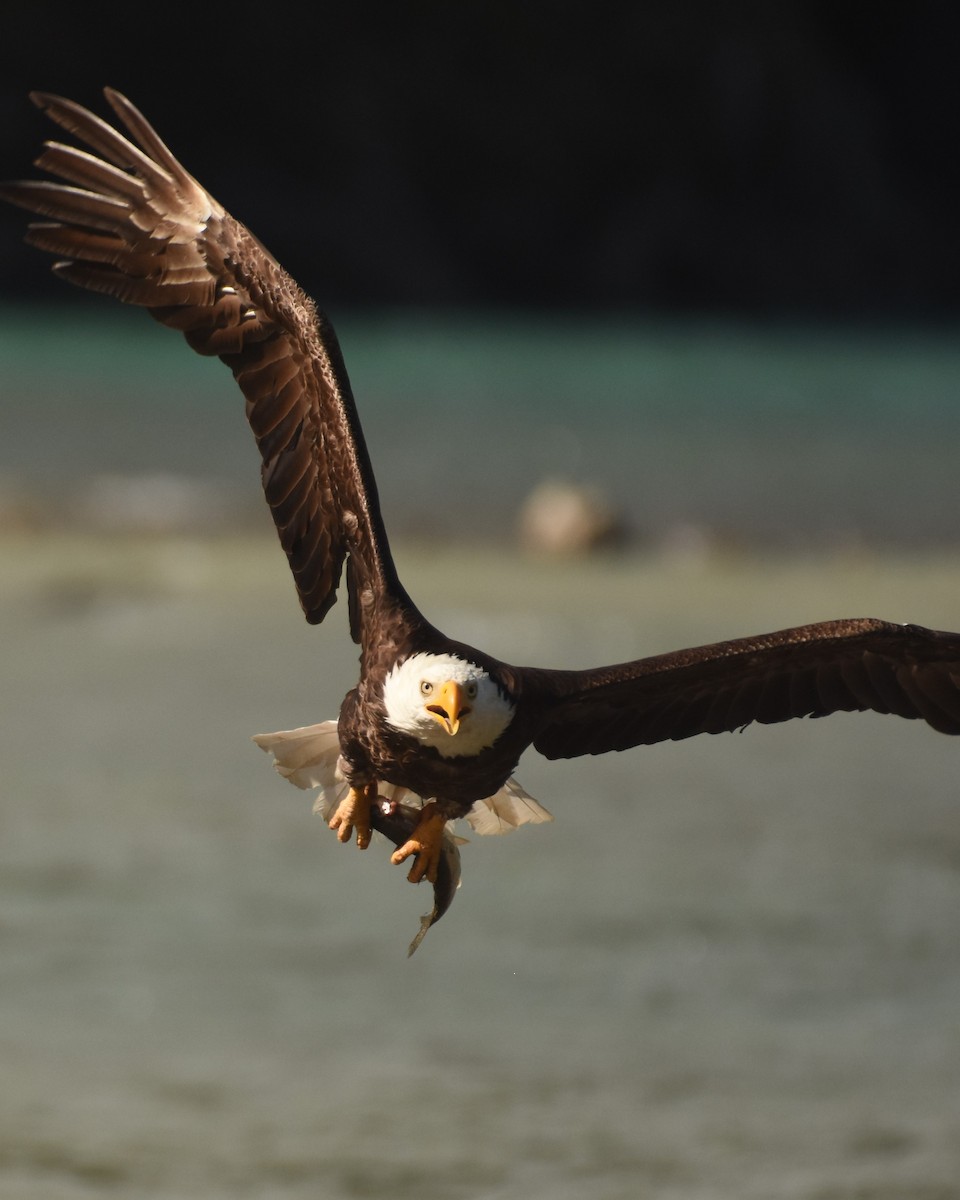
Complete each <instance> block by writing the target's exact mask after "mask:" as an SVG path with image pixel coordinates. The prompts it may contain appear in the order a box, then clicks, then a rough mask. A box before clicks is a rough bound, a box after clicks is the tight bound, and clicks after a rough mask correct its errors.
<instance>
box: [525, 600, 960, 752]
mask: <svg viewBox="0 0 960 1200" xmlns="http://www.w3.org/2000/svg"><path fill="white" fill-rule="evenodd" d="M547 675H548V676H550V678H549V679H546V680H544V679H543V678H540V679H537V680H535V681H534V683H533V686H534V687H538V686H539V687H544V686H545V687H546V690H547V691H548V692H551V693H553V694H554V695H555V696H556V697H558V698H557V700H556V702H555V703H554V704H553V705H552V706H548V716H547V718H546V720H545V722H544V725H543V727H542V728H541V730H540V732H539V733H538V734H537V736H536V737H535V738H534V743H533V744H534V746H535V747H536V749H537V750H539V751H540V752H541V753H542V754H545V755H546V756H547V757H548V758H573V757H576V756H577V755H581V754H603V753H605V752H607V751H608V750H624V749H627V748H628V747H630V746H638V745H649V744H651V743H653V742H661V741H667V740H672V741H678V740H680V739H682V738H687V737H692V736H693V735H694V734H698V733H722V732H729V731H733V730H736V729H742V728H743V727H744V726H746V725H749V724H751V723H752V722H754V721H758V722H760V723H762V724H767V725H769V724H774V723H777V722H780V721H789V720H792V719H794V718H796V717H824V716H827V715H828V714H829V713H834V712H841V711H847V712H850V711H857V710H859V711H865V710H867V709H872V710H873V711H874V712H880V713H895V714H896V715H897V716H901V717H907V718H912V719H921V720H924V721H926V722H927V723H928V724H930V725H932V726H933V727H934V729H938V730H940V731H941V732H942V733H953V734H956V733H960V634H953V633H939V632H934V631H932V630H929V629H923V628H922V627H920V626H917V625H894V624H891V623H890V622H887V621H877V620H871V619H862V618H858V619H856V620H849V621H825V622H822V623H820V624H815V625H803V626H799V627H797V628H794V629H784V630H781V631H780V632H779V633H771V634H765V635H764V636H763V637H760V638H742V639H738V640H735V641H728V642H718V643H716V644H714V645H710V646H701V647H696V648H693V649H689V650H681V651H678V652H676V653H674V654H665V655H659V656H657V657H654V658H646V659H640V660H639V661H637V662H633V663H623V664H621V665H619V666H615V667H604V668H601V669H599V670H595V671H579V672H578V671H571V672H549V673H547Z"/></svg>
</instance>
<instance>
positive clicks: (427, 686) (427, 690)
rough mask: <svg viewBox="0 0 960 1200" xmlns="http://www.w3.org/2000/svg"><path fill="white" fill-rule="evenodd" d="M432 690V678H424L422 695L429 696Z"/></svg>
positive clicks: (421, 689)
mask: <svg viewBox="0 0 960 1200" xmlns="http://www.w3.org/2000/svg"><path fill="white" fill-rule="evenodd" d="M432 691H433V684H432V683H431V682H430V680H429V679H424V680H422V681H421V683H420V695H421V696H429V695H430V693H431V692H432Z"/></svg>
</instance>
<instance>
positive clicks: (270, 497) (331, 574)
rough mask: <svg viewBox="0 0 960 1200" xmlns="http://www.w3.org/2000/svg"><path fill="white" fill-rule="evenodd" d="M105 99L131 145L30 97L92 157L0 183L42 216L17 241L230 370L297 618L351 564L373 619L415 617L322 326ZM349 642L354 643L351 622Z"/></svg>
mask: <svg viewBox="0 0 960 1200" xmlns="http://www.w3.org/2000/svg"><path fill="white" fill-rule="evenodd" d="M106 96H107V99H108V101H109V102H110V105H111V107H112V108H113V110H114V112H115V113H116V115H117V116H118V117H119V119H120V121H121V122H122V124H123V126H124V127H125V129H126V131H127V133H128V134H129V135H130V136H129V137H126V136H124V135H123V134H122V133H120V132H118V131H117V130H116V129H114V128H113V127H112V126H110V125H109V124H107V122H106V121H103V120H101V118H99V117H97V116H95V115H94V114H93V113H91V112H89V111H88V110H87V109H85V108H83V107H82V106H81V105H79V104H76V103H74V102H73V101H71V100H65V99H62V98H60V97H56V96H50V95H47V94H45V93H34V94H33V96H32V99H33V100H34V101H35V103H36V104H37V105H38V106H39V107H40V108H42V109H43V110H44V112H46V114H47V115H48V116H49V117H51V118H52V119H53V120H54V121H55V122H56V123H57V124H59V125H60V126H61V127H63V128H64V129H66V130H67V131H68V132H70V133H72V134H73V135H74V136H75V137H76V138H77V139H78V140H79V141H80V142H82V143H84V144H85V146H86V147H88V149H79V148H76V147H73V146H67V145H64V144H63V143H60V142H49V143H47V144H46V146H45V147H44V150H43V152H42V153H41V155H40V157H39V158H38V159H37V165H38V166H40V167H41V168H43V169H44V170H45V171H47V172H49V173H50V174H52V175H54V176H57V177H58V178H59V179H60V180H63V181H65V182H21V183H14V184H7V185H5V186H4V188H3V191H2V194H3V195H4V196H5V197H6V198H7V199H8V200H12V201H13V202H14V203H16V204H19V205H21V206H22V207H24V208H27V209H29V210H30V211H32V212H35V213H38V214H39V215H40V216H42V217H45V218H50V219H51V220H50V221H49V222H45V223H42V224H37V225H34V226H32V227H31V229H30V232H29V234H28V240H29V241H30V242H32V244H33V245H35V246H38V247H39V248H40V249H42V250H45V251H47V252H48V253H51V254H54V255H58V256H62V259H63V261H60V262H58V263H56V264H55V267H54V269H55V270H56V272H57V274H58V275H61V276H62V277H63V278H64V279H67V280H69V281H70V282H71V283H75V284H77V285H79V286H80V287H85V288H88V289H90V290H91V291H98V292H104V293H106V294H108V295H111V296H115V297H116V298H117V299H119V300H122V301H124V302H125V303H127V304H136V305H139V306H141V307H144V308H146V309H148V310H149V311H150V312H151V314H152V315H153V316H154V317H155V318H156V319H157V320H158V321H161V322H162V323H163V324H165V325H168V326H170V327H171V328H173V329H178V330H180V331H181V332H182V333H183V334H184V335H185V337H186V339H187V341H188V342H189V344H190V346H191V347H192V348H193V349H194V350H196V351H197V352H198V353H200V354H205V355H218V356H219V357H220V358H221V359H223V361H224V362H225V363H226V364H227V365H228V366H229V367H230V369H231V370H232V371H233V374H234V376H235V377H236V380H237V382H238V384H239V385H240V388H241V390H242V391H243V394H244V396H245V397H246V401H247V405H246V408H247V419H248V420H249V422H250V426H251V428H252V430H253V433H254V436H255V437H256V440H257V445H258V447H259V449H260V454H261V459H262V481H263V489H264V494H265V496H266V499H267V503H268V504H269V505H270V508H271V511H272V513H273V516H274V520H275V523H276V526H277V532H278V534H279V536H280V542H281V544H282V546H283V549H284V550H285V552H286V554H287V559H288V561H289V563H290V568H291V571H292V572H293V576H294V580H295V582H296V586H297V591H298V594H299V597H300V602H301V604H302V606H303V609H304V612H305V614H306V617H307V620H309V621H311V622H317V621H321V620H322V619H323V617H324V615H325V614H326V613H327V611H328V610H329V608H330V606H331V605H332V604H333V603H334V601H335V599H336V592H337V587H338V584H339V581H340V576H341V572H342V568H343V563H344V559H345V557H346V556H347V555H348V554H349V555H351V556H353V558H354V559H355V560H356V561H355V564H354V566H355V570H354V571H353V572H352V573H351V578H352V579H353V580H354V581H355V586H356V587H358V588H360V589H362V590H365V591H366V592H368V593H369V594H370V596H371V597H373V599H374V603H373V605H372V608H373V609H375V610H376V611H382V610H383V609H384V608H385V607H386V608H390V607H393V608H396V609H409V610H410V611H411V612H415V610H414V609H413V607H412V605H411V604H410V602H409V598H408V597H406V594H405V593H404V592H403V589H402V588H401V587H400V584H399V581H398V580H397V577H396V571H395V568H394V566H393V561H392V558H391V556H390V550H389V546H388V543H387V538H386V533H385V531H384V528H383V524H382V520H381V518H380V513H379V508H378V505H377V499H376V485H375V482H374V478H373V472H372V470H371V468H370V463H369V458H368V455H367V451H366V446H365V444H364V441H363V434H362V432H361V429H360V423H359V419H358V417H357V414H356V408H355V405H354V402H353V397H352V395H351V393H350V386H349V382H348V380H347V374H346V371H345V369H344V367H343V363H342V359H341V356H340V351H339V348H338V346H337V343H336V338H335V336H334V334H333V331H332V329H331V328H330V326H329V324H328V323H327V321H326V319H325V318H324V317H323V316H322V315H320V314H318V313H317V311H316V309H315V307H314V305H313V302H312V301H311V300H310V299H309V298H308V297H307V296H305V295H304V293H303V292H302V291H301V290H300V288H299V287H298V286H297V285H296V283H295V282H294V281H293V280H292V279H291V278H290V277H289V276H288V275H287V274H286V273H285V272H284V271H283V269H282V268H281V267H280V265H279V264H278V263H277V262H276V260H275V259H273V258H272V257H271V255H270V254H269V253H268V252H267V251H266V250H265V249H264V248H263V246H262V245H261V244H260V242H259V241H258V240H257V239H256V238H255V237H254V236H253V235H252V234H250V233H249V232H248V231H247V230H246V229H245V228H244V227H243V226H242V225H241V224H240V223H239V222H237V221H235V220H234V219H233V218H232V217H231V216H230V215H229V214H228V213H227V212H225V210H224V209H223V208H222V206H221V205H220V204H218V203H217V201H216V200H214V199H213V197H212V196H211V195H210V194H209V193H208V192H207V191H206V190H205V189H204V188H203V187H201V185H200V184H199V183H197V181H196V180H195V179H194V178H193V177H192V176H191V175H190V174H189V173H188V172H187V171H186V170H185V169H184V168H183V167H182V166H181V165H180V163H179V162H178V161H177V159H176V158H175V157H174V156H173V154H172V153H171V152H170V150H169V149H168V148H167V147H166V145H165V144H164V143H163V142H162V141H161V139H160V138H159V137H158V136H157V134H156V133H155V132H154V130H153V129H152V127H151V126H150V124H149V123H148V122H147V121H146V119H145V118H144V117H143V116H142V114H141V113H139V112H138V111H137V109H136V108H135V107H134V106H133V105H132V104H131V103H130V102H129V101H128V100H127V99H125V98H124V97H123V96H121V95H119V93H117V92H113V91H111V90H109V89H108V90H107V91H106ZM131 139H132V140H131ZM351 608H352V610H353V611H355V612H356V613H358V614H359V613H360V612H362V611H369V610H370V609H371V604H370V603H368V604H366V605H365V606H364V605H353V606H351ZM352 633H353V636H354V638H355V640H357V641H359V640H360V637H361V630H360V629H359V627H357V626H356V624H354V625H353V628H352Z"/></svg>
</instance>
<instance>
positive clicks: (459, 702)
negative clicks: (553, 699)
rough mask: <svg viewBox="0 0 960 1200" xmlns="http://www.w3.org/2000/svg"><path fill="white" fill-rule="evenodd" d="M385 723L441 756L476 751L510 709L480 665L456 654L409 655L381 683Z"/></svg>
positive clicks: (508, 718) (492, 736)
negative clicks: (430, 747) (382, 683)
mask: <svg viewBox="0 0 960 1200" xmlns="http://www.w3.org/2000/svg"><path fill="white" fill-rule="evenodd" d="M383 703H384V706H385V708H386V710H387V723H388V724H389V725H391V726H392V727H393V728H394V729H398V730H399V731H400V732H401V733H406V734H409V735H410V736H411V737H415V738H416V739H417V741H418V742H421V743H422V744H423V745H424V746H432V747H433V748H434V749H435V750H436V751H438V752H439V753H440V754H442V755H443V757H444V758H456V757H458V756H460V755H470V754H479V753H480V751H481V750H485V749H486V748H487V747H488V746H492V745H493V743H494V742H495V741H496V740H497V738H498V737H499V736H500V734H501V733H503V731H504V730H505V729H506V727H507V726H508V725H509V724H510V721H511V719H512V717H513V712H514V707H513V705H512V704H511V703H510V701H509V700H508V699H507V698H506V696H504V694H503V693H502V692H501V691H500V689H499V687H497V685H496V683H494V681H493V680H492V679H491V678H490V676H489V675H488V674H487V672H486V671H484V670H483V668H482V667H478V666H477V665H476V663H472V662H467V660H466V659H464V658H458V657H457V656H456V655H455V654H412V655H411V656H410V657H409V658H408V659H405V660H404V661H403V662H402V663H400V664H399V665H398V666H396V667H394V668H393V670H392V671H391V672H390V674H389V675H388V676H387V679H386V682H385V683H384V685H383Z"/></svg>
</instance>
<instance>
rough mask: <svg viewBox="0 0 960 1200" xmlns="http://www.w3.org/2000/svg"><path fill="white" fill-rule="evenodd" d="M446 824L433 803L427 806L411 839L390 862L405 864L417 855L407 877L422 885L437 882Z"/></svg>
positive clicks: (394, 854) (393, 855)
mask: <svg viewBox="0 0 960 1200" xmlns="http://www.w3.org/2000/svg"><path fill="white" fill-rule="evenodd" d="M446 823H447V822H446V818H445V817H444V816H443V814H442V813H441V812H440V810H439V809H438V808H437V805H436V804H435V803H434V802H433V801H431V802H430V803H429V804H425V805H424V806H423V810H422V812H421V814H420V820H419V821H418V822H417V825H416V826H415V828H414V830H413V832H412V833H411V834H410V837H409V838H408V839H407V841H405V842H404V843H403V845H402V846H401V847H400V848H399V849H398V850H395V851H394V853H393V854H391V855H390V861H391V862H392V863H395V864H400V863H402V862H405V861H406V860H407V859H408V858H409V857H410V856H411V855H412V854H415V855H416V859H415V860H414V863H413V866H412V867H411V868H410V871H409V873H408V875H407V879H409V880H410V882H411V883H420V882H421V881H422V880H424V879H426V880H427V882H428V883H436V882H437V870H438V868H439V866H440V856H441V854H442V853H443V830H444V826H445V825H446Z"/></svg>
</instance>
